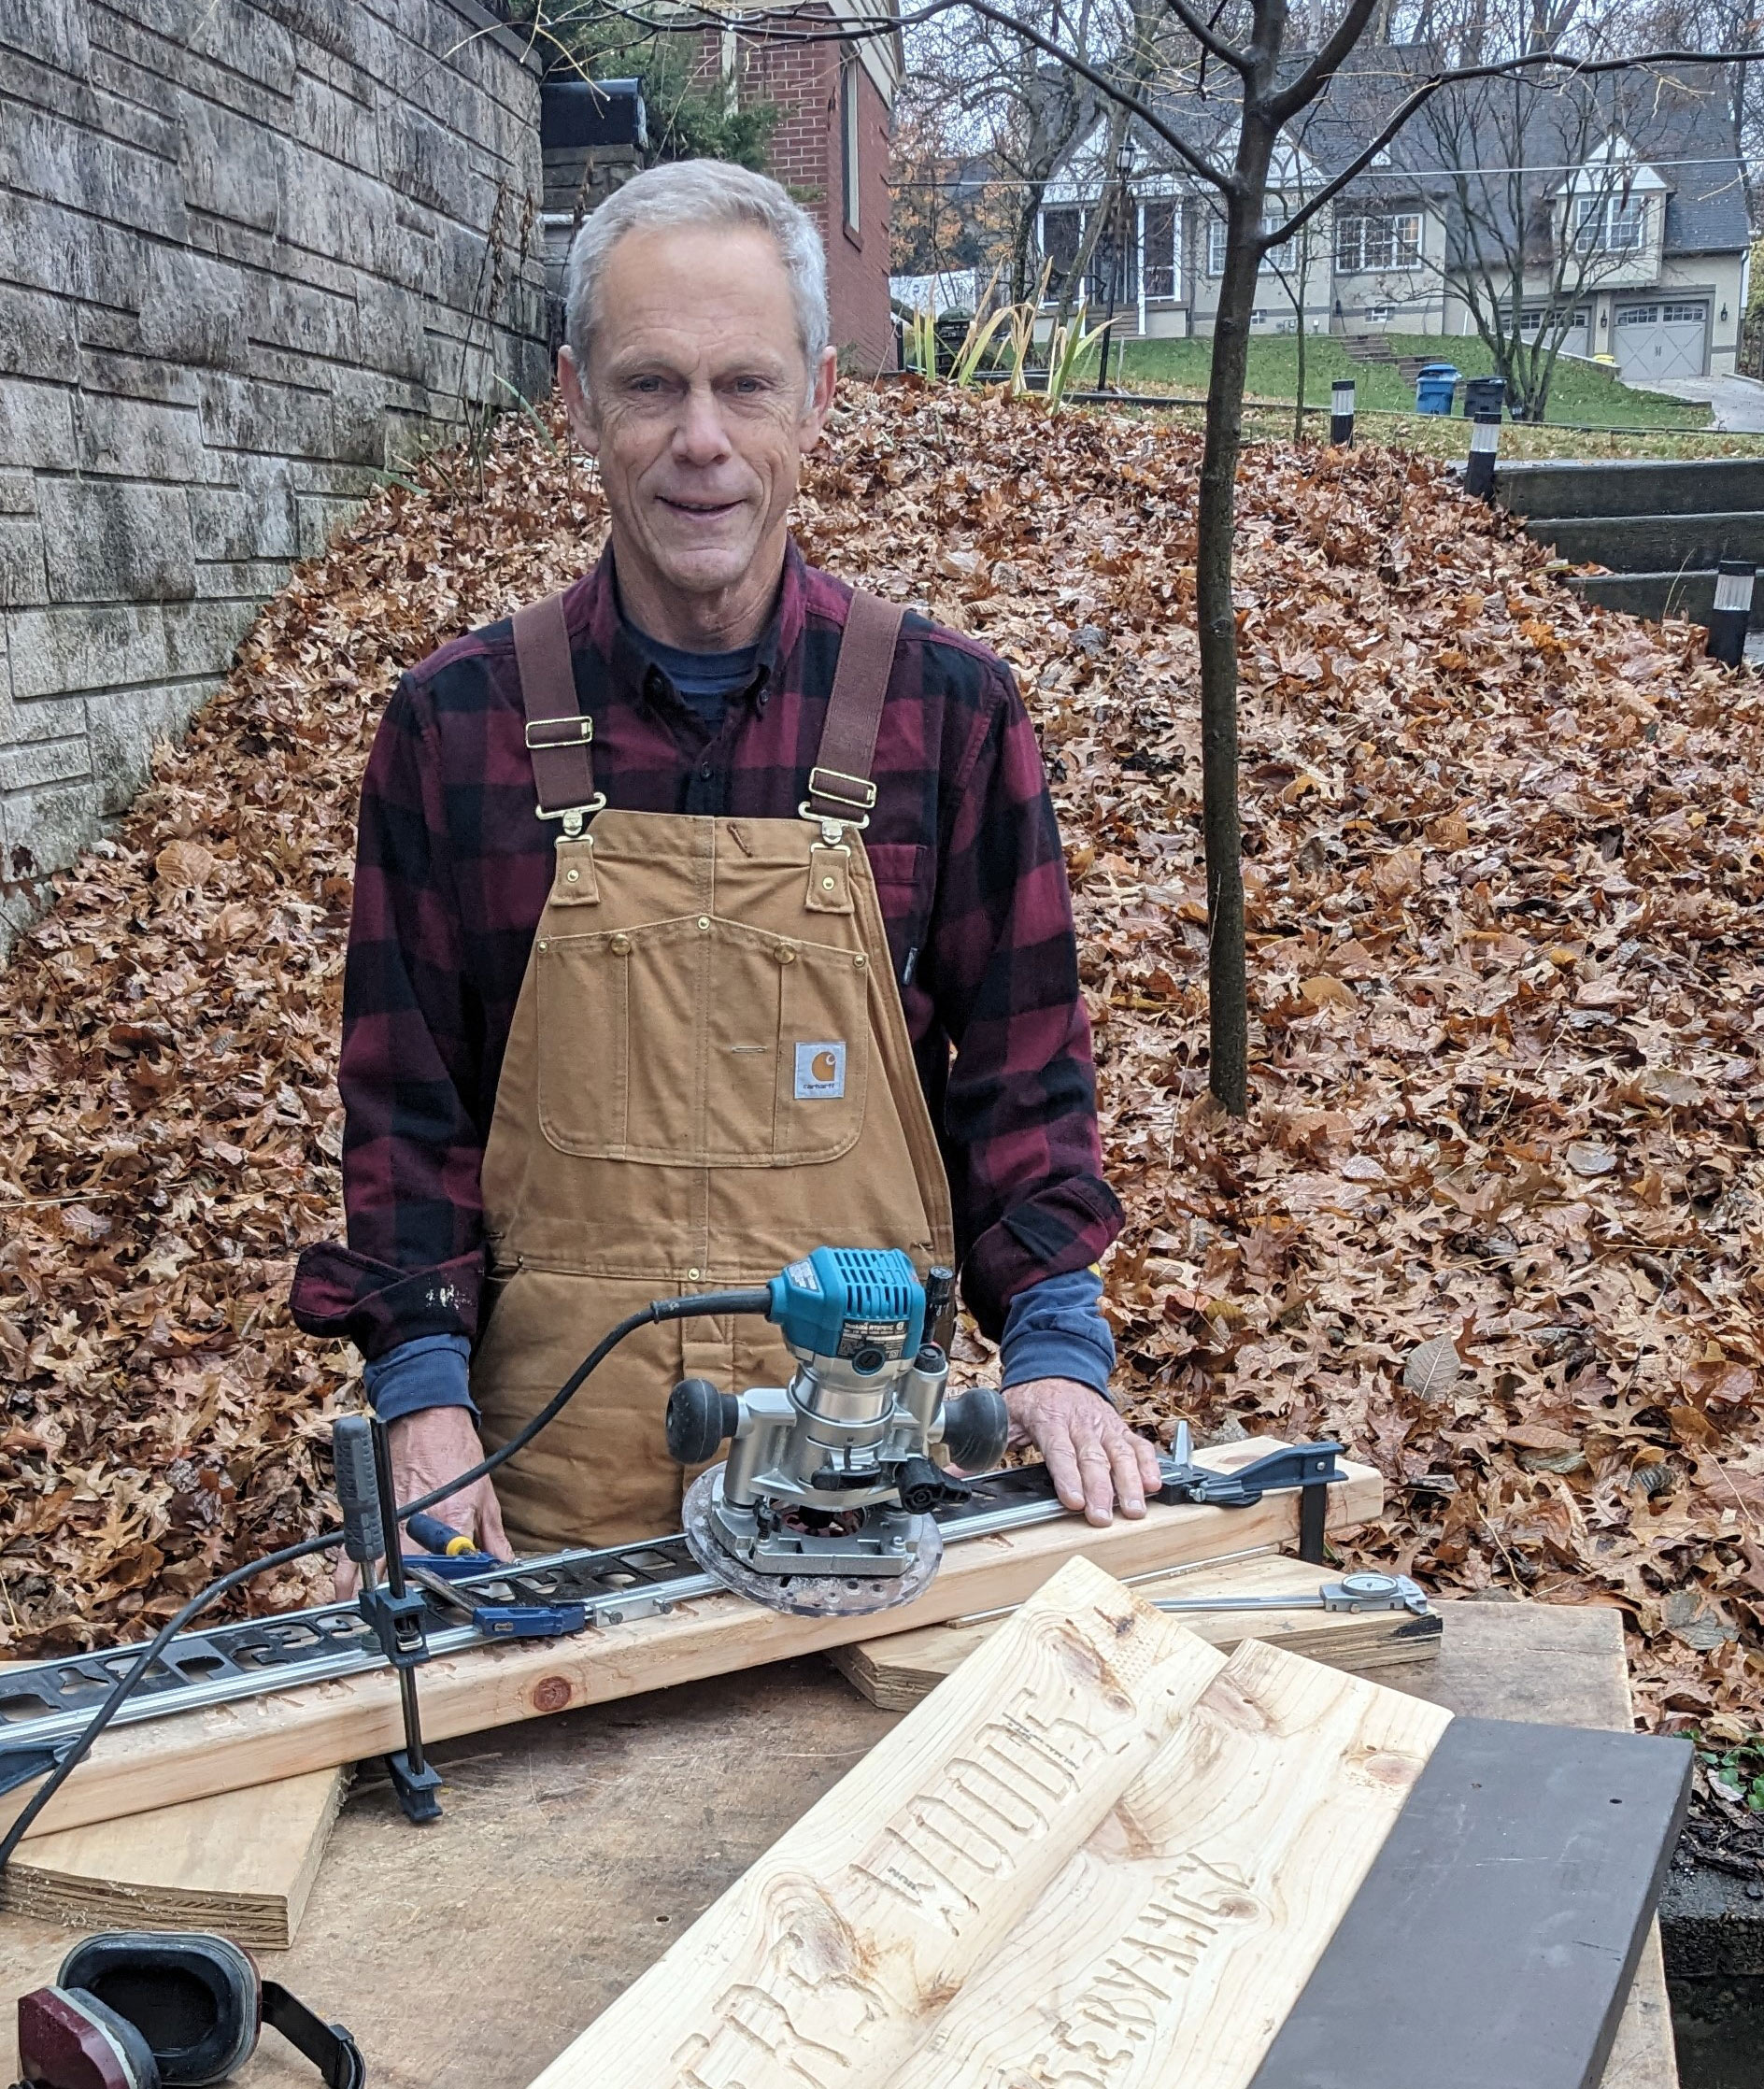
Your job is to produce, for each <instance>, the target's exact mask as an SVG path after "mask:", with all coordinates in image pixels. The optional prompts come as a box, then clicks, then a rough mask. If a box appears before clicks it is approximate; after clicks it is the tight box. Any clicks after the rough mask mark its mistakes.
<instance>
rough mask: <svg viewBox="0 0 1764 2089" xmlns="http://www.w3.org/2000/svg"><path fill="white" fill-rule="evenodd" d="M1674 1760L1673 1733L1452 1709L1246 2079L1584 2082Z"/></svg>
mask: <svg viewBox="0 0 1764 2089" xmlns="http://www.w3.org/2000/svg"><path fill="white" fill-rule="evenodd" d="M1690 1765H1691V1750H1690V1746H1689V1743H1688V1742H1686V1741H1665V1740H1660V1739H1657V1738H1655V1737H1653V1736H1648V1735H1642V1734H1613V1733H1599V1732H1589V1731H1587V1730H1586V1728H1584V1727H1542V1726H1530V1725H1521V1724H1519V1723H1517V1722H1514V1721H1508V1720H1500V1719H1458V1720H1455V1721H1454V1722H1453V1724H1452V1726H1451V1727H1450V1728H1449V1729H1448V1731H1447V1733H1446V1734H1445V1736H1444V1739H1443V1740H1442V1741H1441V1742H1440V1745H1439V1747H1438V1748H1436V1749H1435V1750H1434V1752H1433V1755H1432V1757H1431V1759H1430V1762H1429V1763H1428V1766H1427V1769H1426V1770H1425V1771H1424V1772H1423V1773H1422V1775H1421V1777H1420V1779H1419V1781H1418V1782H1417V1783H1416V1785H1415V1792H1414V1794H1413V1795H1412V1797H1411V1798H1410V1801H1409V1804H1408V1805H1407V1806H1406V1807H1405V1808H1404V1809H1403V1811H1402V1813H1401V1816H1400V1817H1399V1819H1398V1821H1397V1824H1396V1826H1395V1827H1394V1828H1393V1829H1392V1830H1391V1833H1390V1835H1389V1837H1388V1838H1387V1840H1386V1842H1385V1845H1384V1847H1383V1849H1382V1850H1381V1851H1380V1852H1379V1854H1378V1856H1377V1858H1376V1859H1375V1860H1374V1862H1373V1867H1372V1869H1371V1871H1370V1872H1369V1874H1368V1876H1367V1879H1366V1883H1365V1884H1364V1886H1363V1887H1362V1888H1361V1889H1360V1892H1359V1895H1358V1896H1357V1897H1356V1898H1355V1901H1354V1904H1353V1906H1352V1907H1351V1908H1350V1909H1349V1910H1348V1911H1347V1912H1346V1914H1345V1915H1344V1917H1343V1920H1342V1922H1341V1924H1340V1926H1339V1927H1338V1928H1337V1929H1336V1931H1335V1934H1334V1936H1333V1937H1332V1938H1331V1939H1330V1944H1329V1947H1328V1949H1327V1950H1326V1951H1325V1952H1324V1953H1323V1954H1322V1956H1321V1958H1320V1959H1319V1960H1318V1962H1317V1965H1316V1970H1315V1972H1314V1973H1313V1975H1312V1977H1311V1980H1310V1981H1309V1982H1308V1983H1307V1984H1306V1987H1305V1990H1304V1993H1303V1994H1302V1996H1301V1997H1299V2000H1298V2002H1297V2004H1296V2005H1295V2006H1294V2008H1293V2009H1292V2011H1291V2013H1290V2014H1289V2015H1288V2016H1287V2020H1286V2022H1285V2023H1284V2024H1283V2025H1282V2026H1281V2029H1280V2033H1279V2036H1278V2037H1277V2038H1276V2039H1275V2040H1274V2041H1273V2046H1272V2048H1271V2049H1270V2051H1269V2053H1268V2056H1267V2058H1266V2059H1265V2060H1264V2062H1263V2063H1262V2066H1261V2068H1260V2069H1259V2072H1258V2073H1257V2075H1256V2077H1255V2082H1254V2089H1414V2084H1415V2082H1416V2081H1417V2079H1425V2080H1426V2082H1428V2084H1429V2089H1490V2085H1491V2084H1493V2083H1499V2084H1500V2085H1501V2089H1595V2085H1596V2084H1597V2083H1598V2082H1599V2081H1600V2076H1601V2075H1602V2074H1603V2072H1604V2066H1605V2061H1606V2059H1607V2057H1608V2055H1609V2053H1610V2052H1611V2047H1612V2042H1613V2040H1614V2039H1615V2036H1616V2030H1617V2023H1618V2019H1619V2018H1620V2016H1621V2015H1622V2012H1623V2007H1624V2002H1625V1998H1626V1997H1628V1995H1629V1983H1630V1981H1631V1979H1632V1978H1633V1976H1634V1973H1635V1968H1636V1966H1637V1964H1638V1962H1639V1960H1640V1958H1641V1955H1642V1951H1643V1945H1644V1943H1645V1942H1646V1940H1647V1939H1648V1937H1649V1934H1650V1929H1651V1925H1652V1923H1653V1919H1654V1910H1655V1905H1656V1903H1657V1900H1658V1897H1659V1891H1660V1886H1661V1883H1662V1882H1663V1880H1664V1878H1665V1875H1666V1867H1667V1865H1668V1863H1669V1862H1670V1861H1671V1857H1672V1846H1673V1844H1674V1843H1675V1842H1676V1840H1677V1839H1678V1830H1679V1826H1680V1825H1681V1823H1682V1822H1683V1819H1684V1814H1685V1806H1686V1800H1687V1798H1688V1797H1689V1792H1690Z"/></svg>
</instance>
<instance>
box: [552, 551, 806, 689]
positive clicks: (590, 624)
mask: <svg viewBox="0 0 1764 2089" xmlns="http://www.w3.org/2000/svg"><path fill="white" fill-rule="evenodd" d="M807 571H808V568H807V564H806V562H805V561H804V558H803V554H802V552H801V550H800V549H799V548H798V547H797V542H796V539H795V538H794V537H793V536H791V537H787V538H786V539H785V542H784V576H783V582H782V585H781V586H780V587H779V589H778V600H777V607H776V608H775V610H774V611H773V612H772V620H771V622H770V623H769V624H767V626H766V628H765V630H764V631H763V632H761V634H760V641H759V651H758V653H757V655H756V656H755V675H754V683H753V688H754V692H755V694H754V701H755V702H756V703H759V704H761V705H763V704H764V703H765V702H766V699H767V698H768V697H769V696H770V695H771V694H772V692H773V691H774V690H775V689H776V688H777V686H778V673H779V669H780V667H781V665H782V664H783V662H784V661H788V660H789V659H790V656H791V654H792V653H793V652H794V651H795V649H796V646H797V642H798V640H799V639H800V638H801V637H802V635H803V626H804V597H805V595H806V592H807V590H806V575H807ZM563 615H564V620H565V622H566V623H567V625H568V627H569V632H570V638H571V641H572V643H573V644H580V642H581V641H582V640H583V639H587V641H588V643H589V644H590V646H591V647H593V649H594V650H595V652H597V653H598V654H599V655H600V657H601V659H602V660H603V661H605V666H606V674H607V679H608V682H609V684H610V686H611V691H612V694H613V697H614V699H615V700H618V699H620V698H638V697H640V696H641V694H642V691H643V680H644V676H645V675H646V674H647V671H648V667H649V662H648V661H647V660H646V659H645V657H644V655H643V654H642V652H640V651H639V650H638V648H637V647H636V645H635V643H634V642H633V639H632V636H631V632H630V631H629V630H628V629H627V627H626V624H625V620H624V618H622V617H621V616H620V615H619V590H618V588H617V587H616V585H615V584H614V579H613V544H612V538H611V537H610V536H609V537H608V538H607V539H606V543H605V547H603V549H602V551H601V555H600V557H599V559H598V560H597V561H596V562H595V563H594V565H593V566H591V567H590V570H589V571H588V572H587V573H585V574H584V575H583V576H582V577H581V578H580V579H579V580H576V581H573V582H572V583H571V585H570V586H569V587H568V588H566V589H565V590H564V591H563Z"/></svg>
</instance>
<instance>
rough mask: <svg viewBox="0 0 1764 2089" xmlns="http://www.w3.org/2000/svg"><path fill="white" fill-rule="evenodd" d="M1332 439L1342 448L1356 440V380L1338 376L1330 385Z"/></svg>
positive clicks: (1349, 446)
mask: <svg viewBox="0 0 1764 2089" xmlns="http://www.w3.org/2000/svg"><path fill="white" fill-rule="evenodd" d="M1353 441H1354V380H1353V378H1352V377H1337V378H1336V380H1335V381H1334V383H1333V384H1332V385H1330V442H1332V443H1335V444H1337V445H1339V446H1340V447H1341V448H1344V449H1347V448H1352V446H1353Z"/></svg>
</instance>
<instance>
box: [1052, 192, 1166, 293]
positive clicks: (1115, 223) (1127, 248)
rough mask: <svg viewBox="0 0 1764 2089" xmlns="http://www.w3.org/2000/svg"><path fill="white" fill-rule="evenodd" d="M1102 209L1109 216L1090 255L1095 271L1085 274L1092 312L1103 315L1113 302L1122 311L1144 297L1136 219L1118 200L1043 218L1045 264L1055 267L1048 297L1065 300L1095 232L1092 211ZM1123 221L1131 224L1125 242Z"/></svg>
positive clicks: (1062, 208)
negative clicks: (1140, 287) (1068, 285)
mask: <svg viewBox="0 0 1764 2089" xmlns="http://www.w3.org/2000/svg"><path fill="white" fill-rule="evenodd" d="M1099 209H1100V210H1101V211H1102V212H1103V226H1102V229H1101V230H1100V231H1099V232H1098V234H1097V236H1096V243H1095V245H1094V246H1093V247H1092V248H1091V249H1090V265H1089V266H1088V268H1087V269H1086V270H1085V276H1084V285H1083V291H1082V296H1083V299H1084V302H1085V304H1086V305H1087V306H1091V307H1094V308H1095V309H1096V310H1099V311H1100V310H1102V309H1103V308H1104V307H1105V306H1107V305H1108V304H1109V302H1110V300H1111V299H1113V301H1114V302H1115V303H1116V304H1117V305H1131V304H1132V303H1133V302H1134V301H1135V300H1136V298H1137V297H1138V295H1139V291H1138V287H1137V270H1138V265H1139V257H1138V253H1137V251H1136V234H1135V228H1134V223H1133V217H1134V213H1133V212H1132V211H1131V209H1130V210H1129V211H1128V212H1126V213H1124V214H1123V213H1121V212H1120V210H1119V206H1118V204H1117V201H1116V199H1115V198H1113V197H1110V198H1107V199H1105V200H1104V201H1103V203H1101V204H1096V205H1092V206H1090V207H1089V208H1088V209H1084V208H1080V207H1079V206H1076V205H1067V204H1060V205H1057V206H1054V207H1052V208H1050V209H1046V210H1044V211H1043V212H1042V214H1041V251H1042V258H1043V260H1044V261H1047V262H1050V263H1052V264H1053V265H1052V267H1051V268H1050V269H1049V271H1048V275H1047V295H1048V297H1049V298H1058V297H1060V296H1062V295H1063V294H1064V291H1065V287H1066V279H1067V277H1070V275H1071V274H1072V271H1073V269H1074V267H1075V266H1076V265H1077V260H1078V251H1079V249H1080V248H1081V247H1082V246H1083V244H1084V239H1085V234H1086V233H1087V231H1088V228H1089V224H1090V219H1091V214H1092V211H1093V210H1099ZM1123 215H1125V217H1126V220H1127V221H1126V225H1125V228H1124V229H1125V237H1123V236H1122V235H1121V234H1122V230H1123V228H1122V223H1121V219H1122V216H1123ZM1148 215H1149V214H1148Z"/></svg>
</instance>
